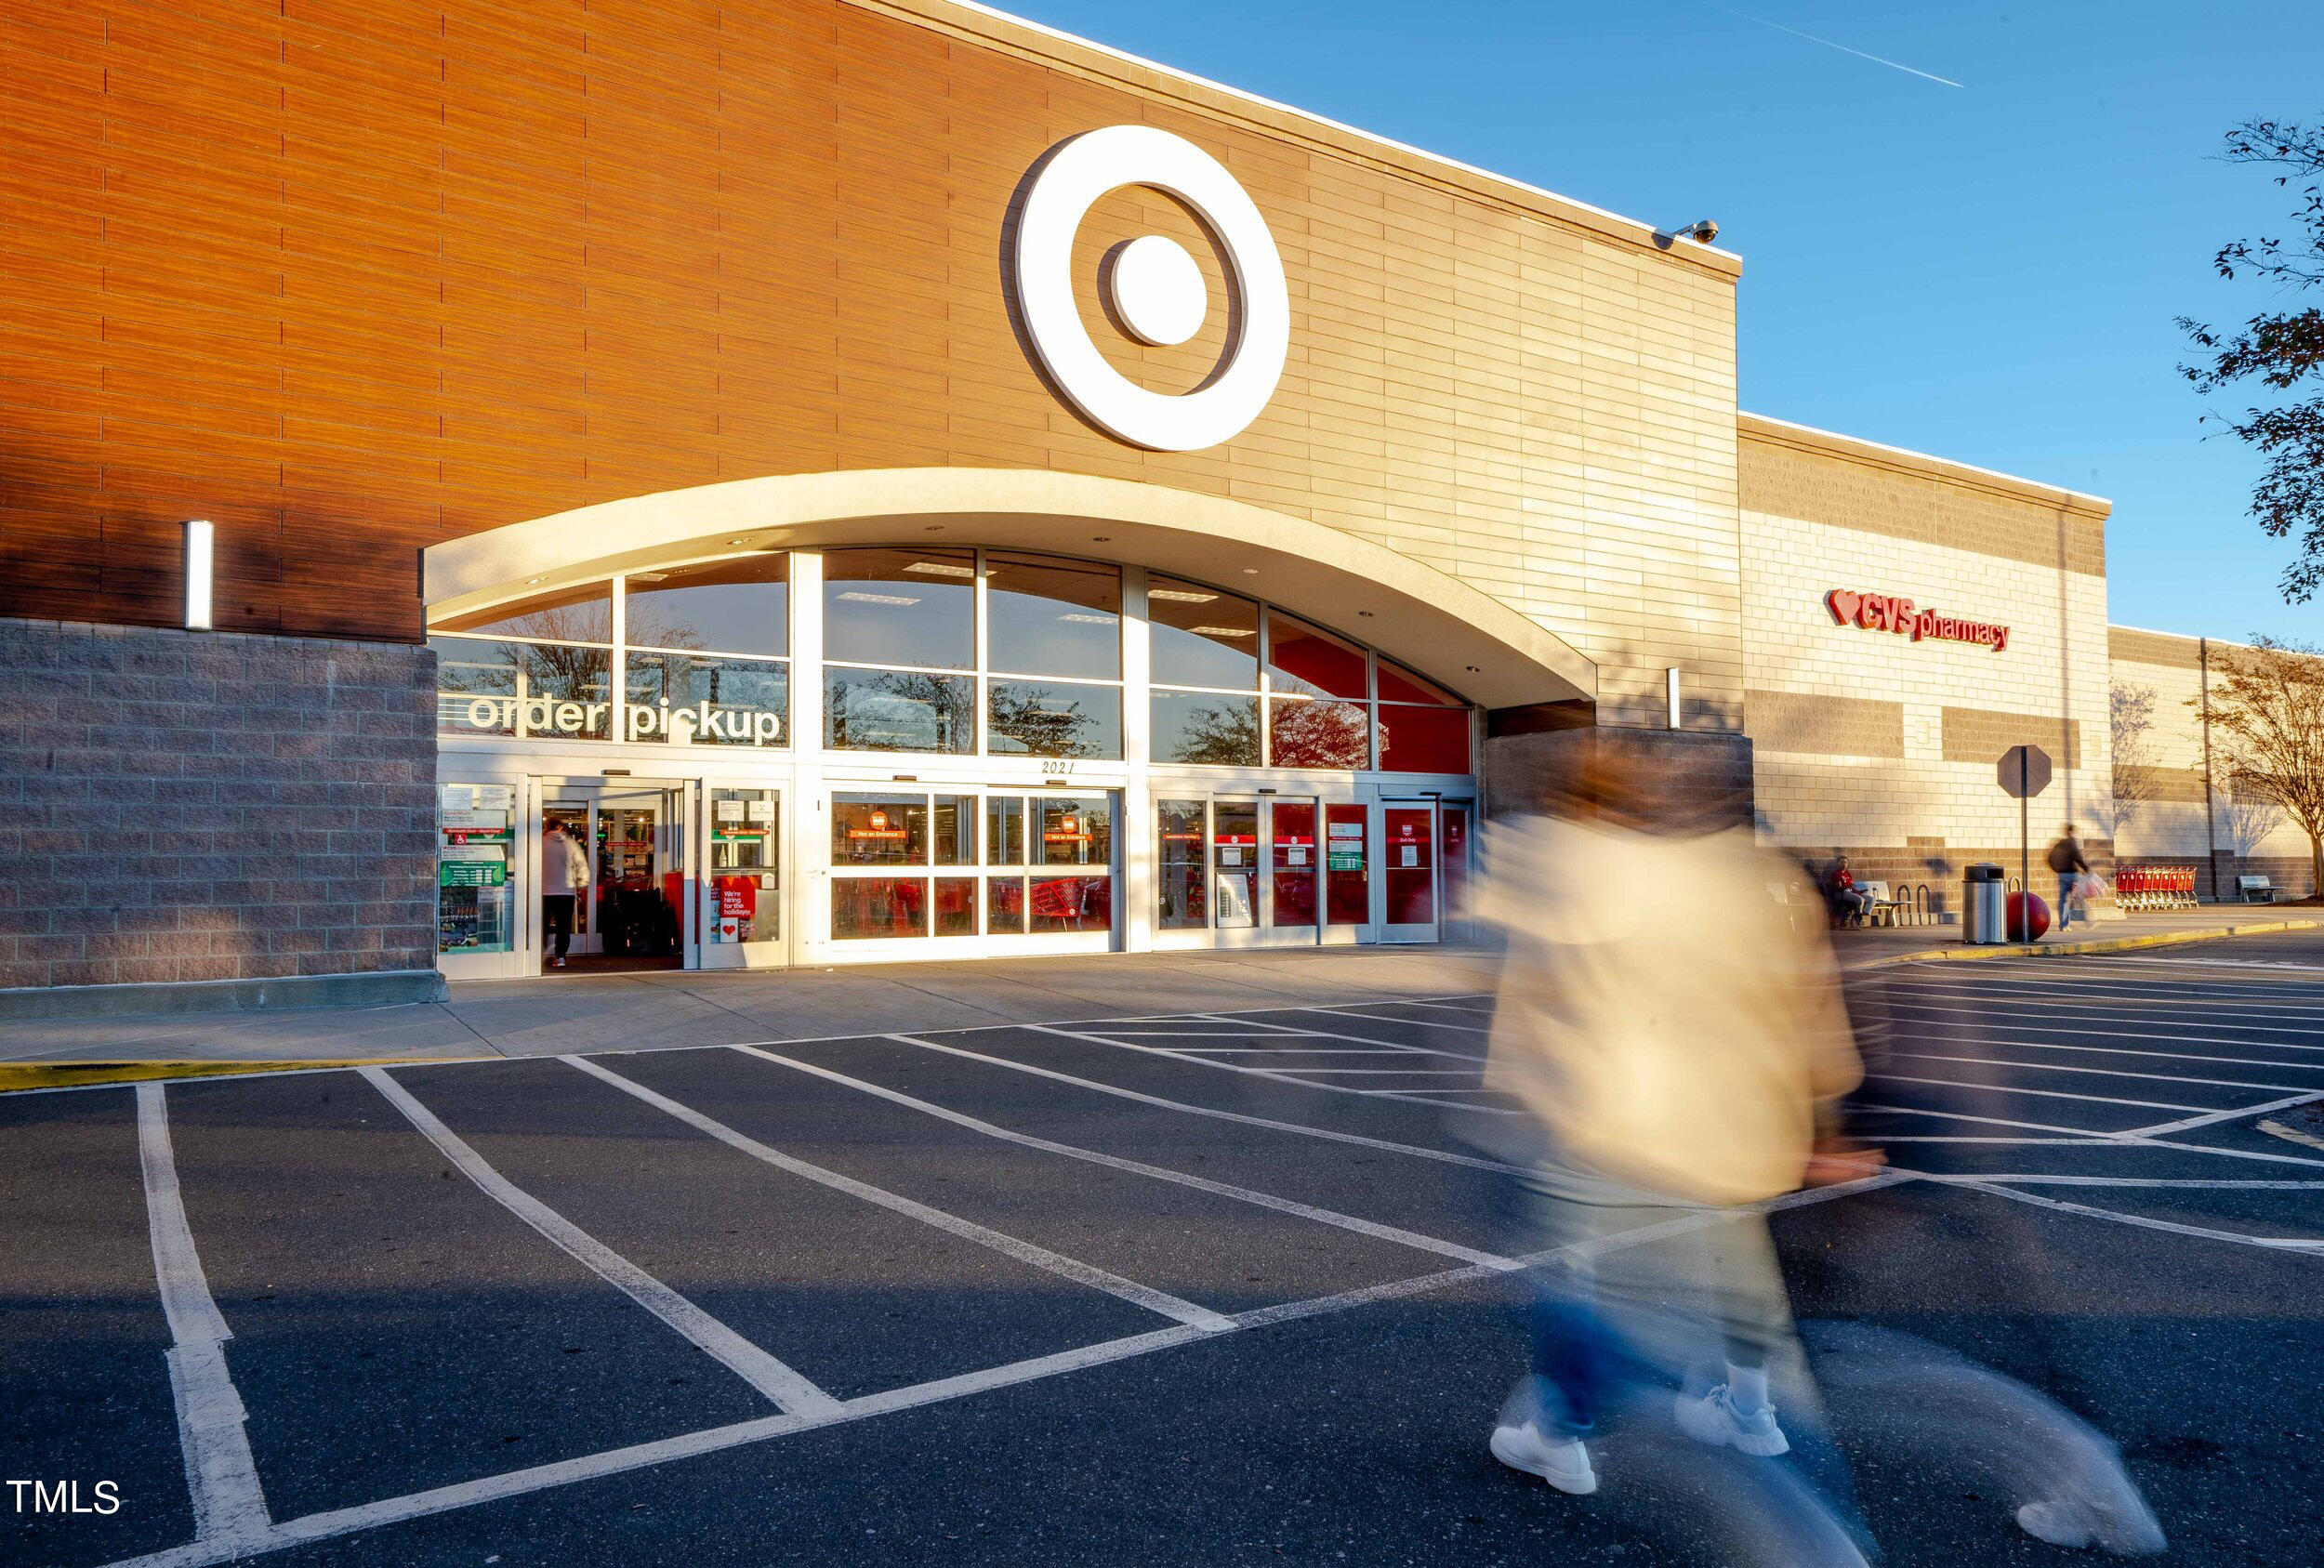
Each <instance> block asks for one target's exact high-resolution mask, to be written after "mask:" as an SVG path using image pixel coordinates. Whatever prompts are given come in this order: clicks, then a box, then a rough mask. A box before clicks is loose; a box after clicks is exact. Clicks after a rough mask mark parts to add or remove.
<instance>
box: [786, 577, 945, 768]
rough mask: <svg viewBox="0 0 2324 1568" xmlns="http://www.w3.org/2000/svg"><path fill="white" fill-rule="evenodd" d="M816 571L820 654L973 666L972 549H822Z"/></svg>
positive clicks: (860, 660)
mask: <svg viewBox="0 0 2324 1568" xmlns="http://www.w3.org/2000/svg"><path fill="white" fill-rule="evenodd" d="M823 576H824V589H823V646H824V657H825V658H826V659H838V660H843V661H845V662H847V663H849V664H865V665H928V666H931V667H933V668H938V669H973V668H975V667H976V552H975V551H973V550H892V549H870V550H825V552H824V557H823ZM922 749H935V748H928V747H923V748H922Z"/></svg>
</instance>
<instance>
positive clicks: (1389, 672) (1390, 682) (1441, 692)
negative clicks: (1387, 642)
mask: <svg viewBox="0 0 2324 1568" xmlns="http://www.w3.org/2000/svg"><path fill="white" fill-rule="evenodd" d="M1376 663H1377V664H1378V665H1379V666H1380V701H1381V702H1383V703H1433V704H1434V705H1437V706H1439V707H1461V706H1464V704H1463V703H1462V702H1461V700H1460V699H1459V697H1456V696H1454V695H1453V694H1452V693H1451V692H1447V691H1446V690H1445V689H1444V688H1443V687H1441V686H1435V685H1432V684H1431V683H1430V682H1428V681H1425V680H1422V679H1420V678H1419V676H1417V675H1414V674H1413V673H1412V672H1411V671H1410V670H1402V669H1398V668H1397V667H1396V666H1395V665H1392V664H1390V663H1389V662H1388V661H1387V660H1385V659H1380V660H1378V661H1376Z"/></svg>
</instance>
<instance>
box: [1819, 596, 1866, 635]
mask: <svg viewBox="0 0 2324 1568" xmlns="http://www.w3.org/2000/svg"><path fill="white" fill-rule="evenodd" d="M1824 604H1825V606H1826V608H1828V609H1829V610H1830V611H1831V618H1832V623H1833V625H1835V626H1846V625H1847V624H1848V623H1849V622H1851V621H1853V620H1855V618H1856V612H1857V611H1859V610H1861V609H1863V608H1864V596H1863V595H1862V594H1860V593H1850V592H1849V591H1848V590H1847V589H1846V588H1834V589H1832V591H1831V592H1829V593H1828V594H1826V595H1825V596H1824Z"/></svg>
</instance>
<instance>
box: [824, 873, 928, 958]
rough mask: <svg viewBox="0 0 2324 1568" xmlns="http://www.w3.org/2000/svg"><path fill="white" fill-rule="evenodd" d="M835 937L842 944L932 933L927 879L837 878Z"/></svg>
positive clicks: (833, 897) (834, 887) (833, 905)
mask: <svg viewBox="0 0 2324 1568" xmlns="http://www.w3.org/2000/svg"><path fill="white" fill-rule="evenodd" d="M831 934H832V936H834V937H835V938H837V939H838V940H839V941H841V942H860V941H864V940H866V939H869V938H875V937H921V936H926V935H927V934H928V878H926V877H925V876H834V877H833V878H832V879H831Z"/></svg>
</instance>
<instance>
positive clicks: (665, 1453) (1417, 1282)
mask: <svg viewBox="0 0 2324 1568" xmlns="http://www.w3.org/2000/svg"><path fill="white" fill-rule="evenodd" d="M1908 1179H1910V1178H1908V1177H1905V1176H1900V1175H1896V1174H1893V1173H1885V1172H1884V1173H1882V1175H1880V1176H1877V1177H1873V1178H1871V1179H1868V1180H1865V1181H1855V1182H1848V1183H1846V1184H1844V1185H1841V1186H1834V1187H1819V1188H1815V1189H1812V1190H1810V1191H1808V1192H1792V1193H1787V1194H1786V1195H1785V1196H1784V1197H1781V1198H1778V1199H1776V1200H1775V1201H1774V1202H1772V1203H1768V1204H1763V1205H1759V1206H1757V1207H1759V1208H1760V1209H1762V1210H1763V1211H1764V1212H1774V1211H1776V1210H1780V1209H1788V1208H1796V1207H1800V1206H1803V1205H1807V1204H1817V1203H1826V1202H1829V1201H1830V1200H1832V1199H1834V1198H1842V1197H1849V1196H1853V1195H1854V1194H1855V1193H1857V1192H1868V1191H1871V1190H1873V1189H1875V1188H1878V1187H1883V1186H1893V1185H1895V1183H1897V1182H1898V1181H1902V1180H1908ZM1703 1223H1708V1219H1698V1218H1697V1217H1695V1216H1688V1217H1686V1218H1685V1219H1680V1220H1676V1221H1671V1222H1670V1223H1669V1224H1665V1225H1654V1226H1645V1227H1642V1228H1641V1229H1639V1230H1635V1231H1627V1232H1618V1233H1617V1234H1614V1235H1611V1236H1605V1237H1602V1238H1599V1239H1598V1240H1597V1241H1596V1242H1594V1243H1592V1244H1591V1245H1589V1246H1588V1247H1587V1248H1586V1249H1577V1250H1586V1252H1587V1253H1588V1255H1590V1256H1593V1257H1598V1256H1604V1254H1606V1253H1609V1252H1615V1251H1618V1250H1620V1249H1622V1248H1624V1247H1627V1246H1633V1245H1639V1244H1642V1243H1644V1242H1648V1241H1652V1240H1655V1239H1656V1238H1657V1237H1658V1236H1661V1235H1663V1234H1667V1233H1669V1232H1670V1231H1671V1230H1672V1229H1674V1228H1679V1227H1691V1226H1696V1225H1699V1224H1703ZM1565 1250H1566V1249H1564V1248H1559V1249H1555V1250H1552V1251H1550V1252H1544V1253H1538V1254H1534V1255H1533V1256H1532V1257H1531V1258H1522V1259H1517V1260H1515V1261H1517V1262H1518V1263H1520V1264H1525V1265H1529V1264H1533V1263H1540V1262H1546V1261H1548V1260H1549V1259H1551V1258H1555V1257H1558V1256H1559V1255H1560V1254H1561V1253H1562V1252H1564V1251H1565ZM1495 1272H1505V1271H1504V1270H1502V1269H1500V1268H1498V1267H1487V1266H1485V1265H1472V1266H1471V1267H1468V1268H1464V1269H1447V1270H1445V1271H1443V1272H1438V1273H1432V1274H1422V1275H1418V1276H1415V1277H1413V1278H1411V1279H1406V1280H1395V1281H1391V1282H1389V1283H1387V1284H1385V1285H1371V1286H1367V1287H1365V1288H1363V1289H1360V1290H1353V1291H1346V1292H1343V1293H1341V1294H1340V1295H1337V1296H1327V1297H1320V1298H1310V1299H1308V1300H1304V1301H1287V1302H1284V1303H1282V1304H1280V1305H1278V1306H1274V1307H1261V1308H1258V1309H1256V1310H1254V1311H1248V1312H1241V1313H1237V1314H1236V1315H1235V1320H1234V1323H1235V1328H1236V1329H1237V1330H1238V1331H1243V1330H1257V1329H1264V1328H1266V1327H1268V1326H1271V1325H1273V1324H1279V1323H1286V1322H1292V1321H1296V1320H1299V1319H1301V1318H1310V1317H1320V1316H1325V1315H1327V1314H1330V1313H1335V1312H1342V1311H1349V1310H1351V1309H1353V1308H1356V1307H1362V1306H1367V1305H1369V1304H1371V1303H1373V1302H1375V1301H1380V1300H1386V1299H1389V1298H1393V1297H1396V1296H1416V1295H1421V1294H1425V1293H1426V1292H1429V1291H1433V1290H1441V1289H1443V1288H1445V1287H1446V1286H1447V1285H1455V1284H1459V1283H1465V1282H1468V1281H1472V1280H1476V1279H1481V1278H1484V1277H1486V1276H1487V1275H1489V1274H1491V1273H1495ZM1205 1337H1207V1336H1206V1335H1205V1334H1204V1333H1203V1331H1202V1330H1200V1329H1197V1328H1194V1327H1191V1326H1183V1327H1177V1328H1158V1329H1155V1330H1154V1331H1153V1332H1152V1333H1150V1334H1138V1335H1132V1336H1130V1337H1128V1338H1123V1339H1109V1340H1106V1341H1104V1342H1103V1343H1102V1344H1096V1345H1085V1346H1081V1347H1079V1348H1078V1349H1076V1350H1071V1351H1059V1352H1058V1353H1056V1354H1054V1355H1047V1356H1037V1357H1035V1358H1033V1359H1031V1360H1028V1361H1020V1362H1012V1363H1010V1364H1008V1365H1006V1366H996V1367H990V1368H987V1369H986V1370H984V1371H982V1372H971V1373H967V1374H964V1375H963V1376H961V1377H946V1378H942V1379H939V1380H937V1381H935V1382H929V1383H918V1384H914V1385H913V1386H911V1387H909V1388H903V1389H890V1390H884V1391H882V1392H879V1393H876V1394H866V1395H864V1396H863V1397H861V1398H859V1399H852V1400H849V1401H847V1402H846V1403H843V1404H841V1405H839V1406H838V1407H837V1408H836V1409H834V1410H831V1411H828V1412H825V1413H823V1414H819V1415H814V1416H788V1415H786V1416H760V1417H759V1419H757V1420H753V1421H736V1422H733V1423H732V1424H730V1425H727V1426H723V1427H709V1428H706V1429H704V1430H700V1431H693V1432H685V1433H681V1434H680V1435H679V1436H677V1437H667V1438H661V1439H657V1440H656V1441H654V1442H652V1443H633V1444H631V1445H629V1446H627V1447H624V1448H613V1449H607V1450H605V1451H603V1452H601V1453H597V1454H588V1455H583V1456H579V1457H577V1458H572V1459H561V1460H558V1461H556V1462H555V1463H553V1464H547V1465H534V1466H529V1467H527V1468H526V1469H521V1470H511V1471H509V1472H508V1473H507V1474H504V1475H496V1476H486V1477H483V1478H482V1479H481V1480H476V1481H464V1482H456V1483H454V1484H453V1485H450V1486H439V1487H434V1488H431V1489H429V1490H428V1491H425V1492H413V1493H408V1494H406V1495H405V1496H401V1497H388V1498H383V1499H381V1500H380V1501H378V1502H375V1503H364V1504H361V1505H359V1506H357V1507H355V1508H349V1509H333V1510H332V1511H330V1512H328V1513H314V1514H309V1515H307V1516H306V1517H304V1518H302V1519H294V1520H288V1521H285V1522H283V1523H281V1524H276V1525H271V1526H270V1527H268V1529H267V1530H266V1531H265V1532H264V1533H263V1534H262V1535H261V1536H260V1537H258V1538H257V1539H255V1540H253V1541H251V1542H249V1543H247V1544H246V1545H242V1546H226V1545H220V1544H214V1543H210V1542H204V1541H196V1542H194V1543H193V1544H191V1546H182V1547H173V1548H168V1549H167V1550H164V1551H157V1552H152V1553H149V1554H147V1555H146V1556H143V1557H136V1558H128V1559H125V1560H124V1561H119V1562H115V1563H113V1564H112V1565H111V1568H217V1565H218V1564H220V1563H224V1562H227V1561H232V1560H234V1559H236V1558H240V1557H244V1556H253V1555H257V1554H258V1553H261V1552H270V1551H280V1550H283V1549H284V1548H287V1547H295V1546H308V1545H311V1544H313V1543H315V1542H318V1541H327V1540H331V1539H334V1538H336V1537H337V1536H340V1535H352V1534H353V1533H355V1532H356V1531H359V1530H375V1529H378V1528H380V1527H381V1526H383V1525H389V1524H395V1523H399V1522H403V1521H404V1520H408V1519H421V1518H426V1517H427V1516H429V1515H431V1514H440V1513H449V1512H451V1511H453V1510H454V1509H464V1508H473V1507H475V1506H476V1505H478V1504H480V1503H490V1502H496V1501H499V1500H500V1499H502V1498H506V1497H521V1496H525V1495H527V1494H529V1493H534V1492H541V1491H546V1490H548V1489H549V1488H551V1487H557V1486H570V1485H572V1484H574V1482H583V1481H594V1480H598V1479H600V1478H601V1477H604V1476H610V1475H620V1474H623V1473H624V1472H626V1471H629V1470H638V1469H647V1468H649V1467H652V1466H654V1465H663V1464H668V1463H670V1462H671V1461H673V1460H678V1459H690V1458H694V1457H697V1456H701V1455H705V1454H716V1453H719V1452H720V1451H722V1450H725V1449H729V1448H739V1447H742V1446H744V1445H746V1444H748V1443H764V1442H767V1441H769V1440H771V1439H774V1438H781V1437H788V1436H790V1435H791V1434H793V1433H795V1432H805V1431H816V1430H822V1429H823V1428H825V1427H833V1426H840V1425H844V1424H846V1423H848V1422H852V1421H860V1420H865V1419H866V1418H868V1417H871V1416H887V1415H892V1414H894V1413H896V1412H898V1411H904V1410H912V1409H918V1408H920V1407H922V1406H925V1405H930V1404H934V1403H939V1402H942V1401H944V1400H951V1399H958V1398H960V1397H962V1396H964V1395H967V1394H974V1393H982V1392H984V1391H986V1390H992V1389H999V1388H1007V1387H1010V1386H1013V1385H1017V1384H1023V1383H1030V1382H1034V1381H1037V1380H1038V1379H1040V1378H1044V1377H1057V1376H1060V1375H1061V1374H1065V1373H1071V1372H1077V1371H1081V1370H1083V1369H1085V1368H1088V1367H1093V1366H1103V1365H1105V1364H1109V1363H1113V1362H1118V1361H1126V1360H1129V1358H1131V1357H1133V1356H1142V1355H1151V1354H1153V1353H1154V1352H1155V1351H1166V1350H1170V1349H1173V1348H1175V1347H1177V1346H1180V1345H1183V1344H1187V1343H1189V1342H1191V1341H1193V1340H1196V1339H1202V1338H1205Z"/></svg>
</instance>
